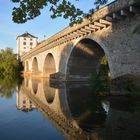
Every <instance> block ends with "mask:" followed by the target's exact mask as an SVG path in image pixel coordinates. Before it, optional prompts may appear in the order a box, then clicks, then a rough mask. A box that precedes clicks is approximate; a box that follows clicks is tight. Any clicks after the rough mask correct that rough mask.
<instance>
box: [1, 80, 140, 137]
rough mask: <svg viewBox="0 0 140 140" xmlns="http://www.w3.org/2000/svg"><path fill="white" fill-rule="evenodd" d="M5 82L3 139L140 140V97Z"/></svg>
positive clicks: (85, 88) (84, 87)
mask: <svg viewBox="0 0 140 140" xmlns="http://www.w3.org/2000/svg"><path fill="white" fill-rule="evenodd" d="M0 84H1V85H0V96H1V97H0V140H23V139H24V140H31V139H33V140H67V139H71V140H86V139H87V140H89V139H93V140H94V139H95V140H125V139H126V140H140V100H139V99H140V98H139V97H137V98H132V97H130V96H127V97H126V96H125V97H124V96H108V97H105V96H98V95H96V94H95V93H94V92H93V91H92V90H91V88H90V87H89V85H87V84H76V83H73V84H72V83H71V84H65V83H63V84H59V85H58V84H57V85H56V84H50V83H49V82H48V81H47V80H43V79H39V80H31V79H24V81H23V82H22V84H21V85H15V86H13V87H11V86H8V87H6V86H5V85H6V84H5V85H3V84H2V83H0ZM14 87H15V88H14Z"/></svg>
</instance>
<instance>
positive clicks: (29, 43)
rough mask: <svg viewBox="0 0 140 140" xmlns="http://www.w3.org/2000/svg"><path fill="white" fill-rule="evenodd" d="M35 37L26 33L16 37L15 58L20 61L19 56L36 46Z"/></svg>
mask: <svg viewBox="0 0 140 140" xmlns="http://www.w3.org/2000/svg"><path fill="white" fill-rule="evenodd" d="M37 39H38V38H37V37H35V36H33V35H31V34H29V33H28V32H26V33H24V34H22V35H19V36H17V39H16V40H17V55H18V56H17V57H18V59H20V56H21V55H23V54H25V53H27V52H28V51H30V50H31V49H32V48H34V47H36V46H37Z"/></svg>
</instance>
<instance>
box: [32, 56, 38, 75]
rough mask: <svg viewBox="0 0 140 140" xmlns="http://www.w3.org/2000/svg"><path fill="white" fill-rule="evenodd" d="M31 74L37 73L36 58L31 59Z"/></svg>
mask: <svg viewBox="0 0 140 140" xmlns="http://www.w3.org/2000/svg"><path fill="white" fill-rule="evenodd" d="M32 72H33V73H37V72H38V62H37V58H36V57H34V59H33V63H32Z"/></svg>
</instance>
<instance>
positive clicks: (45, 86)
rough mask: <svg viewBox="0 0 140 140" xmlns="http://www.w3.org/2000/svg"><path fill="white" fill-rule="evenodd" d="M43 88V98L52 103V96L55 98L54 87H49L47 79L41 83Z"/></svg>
mask: <svg viewBox="0 0 140 140" xmlns="http://www.w3.org/2000/svg"><path fill="white" fill-rule="evenodd" d="M43 90H44V94H45V98H46V100H47V103H48V104H51V103H53V101H54V98H55V91H56V89H55V88H51V87H50V85H49V81H44V83H43Z"/></svg>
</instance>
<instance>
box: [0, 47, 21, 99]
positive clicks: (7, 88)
mask: <svg viewBox="0 0 140 140" xmlns="http://www.w3.org/2000/svg"><path fill="white" fill-rule="evenodd" d="M21 70H22V67H21V65H20V63H19V62H18V60H17V59H16V55H15V54H14V53H13V50H12V49H11V48H6V49H5V50H0V96H1V97H5V98H10V97H11V96H12V94H13V91H14V90H15V87H16V85H18V83H19V81H21V80H20V79H21V77H20V75H21Z"/></svg>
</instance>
